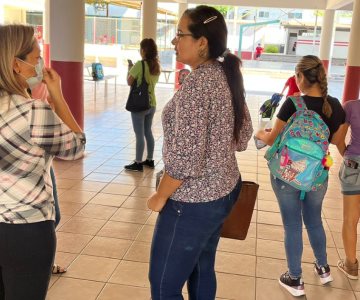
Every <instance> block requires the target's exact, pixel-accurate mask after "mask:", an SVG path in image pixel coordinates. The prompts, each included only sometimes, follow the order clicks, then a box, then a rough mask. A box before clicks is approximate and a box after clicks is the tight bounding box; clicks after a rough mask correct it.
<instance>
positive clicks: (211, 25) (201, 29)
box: [184, 5, 245, 142]
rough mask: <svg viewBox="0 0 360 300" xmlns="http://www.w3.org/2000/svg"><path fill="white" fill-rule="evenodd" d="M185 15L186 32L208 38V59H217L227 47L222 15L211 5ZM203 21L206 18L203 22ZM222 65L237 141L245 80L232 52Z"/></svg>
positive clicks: (242, 112) (241, 115)
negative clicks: (186, 18)
mask: <svg viewBox="0 0 360 300" xmlns="http://www.w3.org/2000/svg"><path fill="white" fill-rule="evenodd" d="M184 15H185V16H187V17H188V18H189V19H190V24H189V28H188V29H189V31H190V32H191V33H192V35H193V37H194V38H195V39H199V38H201V37H202V36H203V37H205V38H206V39H207V41H208V46H209V58H210V59H216V58H218V57H219V56H222V54H223V53H224V52H225V51H226V50H227V28H226V23H225V20H224V17H223V15H222V14H221V13H220V12H219V11H218V10H216V9H215V8H213V7H210V6H206V5H200V6H197V7H195V8H190V9H187V10H186V11H185V12H184ZM204 21H206V22H205V23H204ZM221 66H222V68H223V70H224V72H225V75H226V79H227V82H228V85H229V87H230V91H231V95H232V105H233V108H234V114H235V121H234V132H233V137H234V140H235V141H236V142H238V141H239V139H240V129H241V128H242V126H243V120H244V111H245V108H244V106H245V89H244V80H243V76H242V74H241V71H240V67H241V66H242V63H241V60H240V58H238V57H237V56H235V55H234V54H231V53H229V54H227V55H226V56H225V57H224V61H223V62H221Z"/></svg>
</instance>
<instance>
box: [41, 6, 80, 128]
mask: <svg viewBox="0 0 360 300" xmlns="http://www.w3.org/2000/svg"><path fill="white" fill-rule="evenodd" d="M49 1H50V2H49V15H48V16H49V20H50V32H51V35H50V45H51V53H50V57H51V67H53V68H54V69H55V70H56V71H57V72H58V73H59V74H60V76H61V84H62V88H63V93H64V96H65V99H66V101H67V103H68V105H69V107H70V109H71V111H72V113H73V115H74V117H75V119H76V120H77V122H78V123H79V125H80V126H81V127H83V124H84V91H83V85H84V79H83V61H84V37H85V3H84V0H49Z"/></svg>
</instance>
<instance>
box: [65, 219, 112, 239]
mask: <svg viewBox="0 0 360 300" xmlns="http://www.w3.org/2000/svg"><path fill="white" fill-rule="evenodd" d="M105 223H106V220H100V219H93V218H82V217H77V216H75V217H72V218H71V219H70V220H69V221H68V222H66V224H64V225H63V226H62V227H61V228H60V229H59V231H61V232H71V233H81V234H89V235H96V233H97V232H98V231H99V230H100V229H101V227H103V225H104V224H105Z"/></svg>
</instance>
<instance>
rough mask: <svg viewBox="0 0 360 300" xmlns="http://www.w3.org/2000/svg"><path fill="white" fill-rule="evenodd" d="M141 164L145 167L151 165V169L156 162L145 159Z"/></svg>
mask: <svg viewBox="0 0 360 300" xmlns="http://www.w3.org/2000/svg"><path fill="white" fill-rule="evenodd" d="M141 164H142V165H143V166H145V167H149V168H151V169H154V168H155V164H154V161H153V160H148V159H147V160H144V161H143V162H141Z"/></svg>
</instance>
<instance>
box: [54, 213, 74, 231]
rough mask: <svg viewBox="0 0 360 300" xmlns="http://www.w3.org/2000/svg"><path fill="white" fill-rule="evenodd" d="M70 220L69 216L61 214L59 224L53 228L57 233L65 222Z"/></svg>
mask: <svg viewBox="0 0 360 300" xmlns="http://www.w3.org/2000/svg"><path fill="white" fill-rule="evenodd" d="M71 218H72V216H69V215H65V214H63V213H62V214H61V218H60V222H59V224H58V225H57V227H56V228H55V229H56V230H57V231H58V230H59V229H60V228H61V226H63V225H64V224H65V223H66V222H67V221H69V220H70V219H71Z"/></svg>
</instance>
